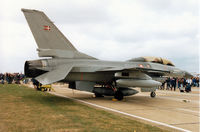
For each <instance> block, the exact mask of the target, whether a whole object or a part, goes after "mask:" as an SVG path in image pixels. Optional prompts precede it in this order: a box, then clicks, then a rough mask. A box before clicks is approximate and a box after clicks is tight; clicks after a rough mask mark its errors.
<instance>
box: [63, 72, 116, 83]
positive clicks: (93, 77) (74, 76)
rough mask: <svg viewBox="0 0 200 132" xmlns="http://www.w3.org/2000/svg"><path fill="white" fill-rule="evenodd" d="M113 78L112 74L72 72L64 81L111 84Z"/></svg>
mask: <svg viewBox="0 0 200 132" xmlns="http://www.w3.org/2000/svg"><path fill="white" fill-rule="evenodd" d="M113 77H114V75H113V74H112V73H89V72H70V73H69V74H68V75H67V77H66V78H65V80H64V81H91V82H109V81H112V80H113Z"/></svg>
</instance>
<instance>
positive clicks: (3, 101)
mask: <svg viewBox="0 0 200 132" xmlns="http://www.w3.org/2000/svg"><path fill="white" fill-rule="evenodd" d="M134 130H135V131H136V132H149V131H152V132H164V131H165V130H162V129H160V128H157V127H153V126H151V125H147V124H142V123H140V122H138V121H134V120H131V119H128V118H125V117H122V116H117V115H116V114H111V113H109V112H106V111H104V110H99V109H95V108H91V107H89V106H86V105H83V104H80V103H77V102H74V101H72V100H69V99H66V98H61V97H57V96H54V95H51V94H49V93H45V92H40V91H36V90H34V89H31V88H28V87H25V86H22V85H15V84H5V85H2V84H0V131H5V132H13V131H15V132H24V131H30V132H32V131H34V132H49V131H50V132H54V131H55V132H79V131H81V132H84V131H85V132H93V131H94V132H113V131H115V132H117V131H120V132H122V131H124V132H126V131H134Z"/></svg>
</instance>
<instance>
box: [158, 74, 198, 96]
mask: <svg viewBox="0 0 200 132" xmlns="http://www.w3.org/2000/svg"><path fill="white" fill-rule="evenodd" d="M191 87H199V77H193V78H190V79H185V78H167V79H166V81H165V82H163V83H162V85H161V87H160V89H161V90H165V89H166V90H174V91H176V88H178V89H179V90H180V91H181V92H184V91H186V92H190V91H191Z"/></svg>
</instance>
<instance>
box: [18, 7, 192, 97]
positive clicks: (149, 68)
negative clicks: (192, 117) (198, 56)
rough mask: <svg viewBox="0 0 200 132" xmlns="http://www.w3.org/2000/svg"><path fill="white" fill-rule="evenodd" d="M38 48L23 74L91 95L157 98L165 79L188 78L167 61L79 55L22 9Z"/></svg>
mask: <svg viewBox="0 0 200 132" xmlns="http://www.w3.org/2000/svg"><path fill="white" fill-rule="evenodd" d="M22 12H23V13H24V15H25V18H26V20H27V22H28V25H29V27H30V29H31V32H32V34H33V36H34V38H35V41H36V43H37V46H38V49H37V51H38V55H39V57H44V58H43V59H39V60H30V61H26V62H25V66H24V73H25V75H26V76H27V77H31V78H35V79H36V80H37V81H38V82H40V83H41V84H43V85H45V84H52V83H55V82H64V83H69V88H71V89H77V90H82V91H88V92H92V93H94V94H95V95H96V97H101V96H114V97H115V98H116V99H118V100H122V99H123V98H124V96H130V95H134V94H136V93H138V91H137V90H135V89H134V88H135V87H139V88H141V92H150V96H151V97H155V96H156V93H155V91H156V89H157V88H158V87H159V86H161V82H163V81H164V80H165V78H166V76H169V77H191V74H190V73H188V72H186V71H183V70H181V69H178V68H176V67H175V66H174V64H173V63H172V62H170V61H169V60H166V59H163V58H159V57H139V58H134V59H130V60H127V61H123V62H120V61H104V60H99V59H97V58H95V57H92V56H89V55H87V54H84V53H81V52H79V51H78V50H77V49H76V48H75V47H74V46H73V45H72V44H71V42H70V41H69V40H68V39H67V38H66V37H65V36H64V35H63V34H62V33H61V32H60V31H59V29H58V28H57V27H56V26H55V25H54V23H53V22H52V21H51V20H50V19H49V18H48V17H47V16H46V15H45V14H44V13H43V12H42V11H38V10H30V9H22Z"/></svg>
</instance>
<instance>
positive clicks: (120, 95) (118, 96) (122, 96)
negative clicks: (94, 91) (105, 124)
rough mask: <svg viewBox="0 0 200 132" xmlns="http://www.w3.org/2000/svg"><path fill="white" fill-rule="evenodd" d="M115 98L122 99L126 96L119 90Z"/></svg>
mask: <svg viewBox="0 0 200 132" xmlns="http://www.w3.org/2000/svg"><path fill="white" fill-rule="evenodd" d="M114 97H115V99H117V100H122V99H123V98H124V95H123V93H122V92H121V91H119V90H117V91H116V92H115V94H114Z"/></svg>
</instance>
